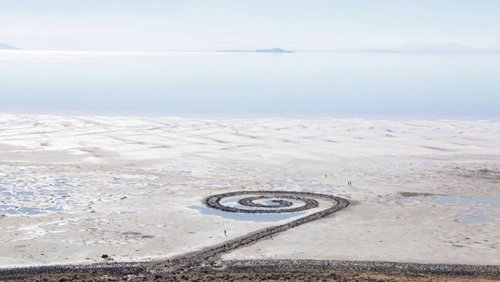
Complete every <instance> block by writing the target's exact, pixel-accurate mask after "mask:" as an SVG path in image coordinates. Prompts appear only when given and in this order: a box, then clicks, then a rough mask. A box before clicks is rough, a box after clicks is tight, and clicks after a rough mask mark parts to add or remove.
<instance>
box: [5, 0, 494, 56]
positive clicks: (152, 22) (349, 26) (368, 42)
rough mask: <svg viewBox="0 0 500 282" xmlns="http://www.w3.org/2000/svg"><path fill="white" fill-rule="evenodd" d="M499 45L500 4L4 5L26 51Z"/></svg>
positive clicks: (9, 27) (221, 0)
mask: <svg viewBox="0 0 500 282" xmlns="http://www.w3.org/2000/svg"><path fill="white" fill-rule="evenodd" d="M415 41H418V42H423V43H429V44H438V43H447V42H454V43H459V44H462V45H467V46H472V47H479V48H499V47H500V0H418V1H417V0H0V42H2V43H7V44H10V45H14V46H16V47H18V48H23V49H99V50H214V49H253V48H263V47H282V48H289V49H295V50H304V49H309V50H310V49H313V50H325V49H341V48H372V47H385V46H399V45H403V44H407V43H411V42H415Z"/></svg>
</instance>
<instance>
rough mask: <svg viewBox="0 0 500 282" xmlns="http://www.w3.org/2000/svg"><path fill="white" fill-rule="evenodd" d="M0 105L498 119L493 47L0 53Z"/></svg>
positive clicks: (497, 60) (84, 110) (498, 77)
mask: <svg viewBox="0 0 500 282" xmlns="http://www.w3.org/2000/svg"><path fill="white" fill-rule="evenodd" d="M0 111H1V112H4V113H5V112H16V113H57V114H60V113H62V114H131V115H177V116H193V115H194V116H213V115H216V116H293V117H311V116H312V117H373V116H375V117H410V118H413V117H417V118H435V117H440V118H488V119H498V118H500V54H437V53H434V54H432V53H422V54H418V53H413V54H401V53H399V54H398V53H289V54H266V53H140V52H129V53H126V52H116V53H113V52H70V51H0Z"/></svg>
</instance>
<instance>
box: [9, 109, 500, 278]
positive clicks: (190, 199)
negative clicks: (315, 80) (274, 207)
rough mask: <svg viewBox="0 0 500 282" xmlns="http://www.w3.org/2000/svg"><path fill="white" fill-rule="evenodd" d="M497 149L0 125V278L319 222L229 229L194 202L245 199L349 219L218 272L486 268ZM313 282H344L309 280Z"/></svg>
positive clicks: (328, 126) (169, 123) (330, 130)
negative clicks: (274, 195) (262, 265)
mask: <svg viewBox="0 0 500 282" xmlns="http://www.w3.org/2000/svg"><path fill="white" fill-rule="evenodd" d="M498 144H500V123H499V122H493V121H458V120H434V121H428V120H363V119H282V118H246V119H243V118H239V119H228V118H218V119H215V118H214V119H206V118H205V119H201V118H199V119H188V118H162V117H94V116H40V115H0V228H1V230H2V232H1V233H0V244H1V245H2V251H1V252H0V268H3V269H7V268H11V267H23V266H43V265H56V264H79V265H81V264H84V265H89V264H94V263H105V264H112V263H115V262H144V263H150V262H151V263H155V262H156V261H161V260H165V259H172V258H178V257H182V256H183V255H185V254H187V253H192V252H198V251H200V250H203V249H206V248H209V247H211V246H216V245H218V244H223V243H224V242H227V241H230V240H235V239H237V238H241V237H244V236H246V235H248V234H251V233H252V232H255V231H258V230H262V229H266V228H271V227H273V226H277V225H281V224H286V223H289V222H292V221H295V220H297V219H299V218H301V217H305V216H308V215H311V214H313V213H315V212H319V211H322V210H324V209H326V208H328V203H325V202H322V200H319V202H318V206H317V207H315V208H313V209H310V210H306V211H298V212H294V213H276V214H241V213H231V212H224V211H219V210H214V209H211V208H208V207H207V206H206V205H205V204H204V202H203V201H204V199H205V198H207V197H209V196H212V195H216V194H221V193H227V192H234V191H247V192H248V191H259V190H266V191H267V190H273V191H295V192H306V193H321V194H327V195H333V196H338V197H342V198H345V199H347V200H348V201H349V202H350V205H349V206H348V207H347V208H345V209H343V210H340V211H338V212H336V213H334V214H331V215H329V216H327V217H324V218H321V219H319V220H315V221H312V222H308V223H306V224H302V225H300V226H296V227H294V228H291V229H288V230H286V231H284V232H281V233H279V234H276V235H275V236H273V237H269V238H264V239H262V240H259V241H258V242H257V243H253V244H249V245H246V246H243V247H240V248H237V249H235V250H231V251H228V252H225V253H224V254H221V256H218V260H219V261H222V262H221V263H223V262H224V261H225V262H226V263H227V262H231V261H234V260H255V261H256V262H258V261H271V260H283V259H287V260H294V261H297V260H329V261H338V260H340V261H374V262H386V261H390V262H401V263H417V264H464V265H476V266H482V265H493V266H495V265H496V266H498V265H500V256H498V253H499V249H500V240H499V239H498V235H497V234H500V229H499V227H500V224H499V223H500V190H499V189H498V187H500V147H499V146H498ZM349 182H351V185H348V183H349ZM249 193H250V192H249ZM238 200H239V199H235V200H234V201H233V202H228V204H230V205H237V204H238ZM258 201H261V202H259V203H261V204H269V203H268V202H267V203H266V202H265V201H266V199H260V200H258ZM293 204H294V205H295V204H299V205H300V203H295V202H294V203H293ZM283 205H285V204H283ZM214 271H215V270H214ZM240 271H241V270H235V269H232V268H229V269H227V270H224V271H222V270H220V269H217V270H216V271H215V272H213V273H212V274H211V272H210V271H208V272H206V273H205V272H197V271H195V270H193V271H192V272H190V273H192V275H195V276H193V277H198V278H200V279H201V278H203V277H210V275H219V274H220V275H226V274H228V273H231V275H232V273H236V275H237V277H240V276H239V275H240V274H238V273H240ZM245 271H246V272H245ZM245 271H243V273H247V274H248V275H250V276H248V277H249V278H248V279H249V280H252V276H251V275H253V274H251V273H253V271H247V270H245ZM311 271H313V270H311ZM329 271H333V273H337V274H339V275H340V274H341V273H344V274H345V275H350V274H349V271H348V270H345V269H342V270H332V269H330V270H314V271H313V272H314V273H316V274H317V275H320V276H318V277H323V276H321V275H330V274H328V273H330V272H329ZM335 271H336V272H335ZM360 271H361V270H360ZM299 272H300V271H299ZM361 272H363V273H365V274H366V275H372V274H370V273H372V272H371V271H370V270H369V269H368V270H366V271H365V270H363V271H361ZM361 272H360V273H361ZM221 273H222V274H221ZM269 273H270V274H272V271H270V272H269ZM325 273H326V274H325ZM377 273H378V274H373V275H393V274H387V273H385V274H384V273H381V272H377ZM247 274H242V275H247ZM285 274H286V273H285ZM316 274H314V275H316ZM337 274H335V275H337ZM358 274H359V273H358ZM365 274H362V275H365ZM273 275H274V274H273ZM297 275H299V274H297ZM300 275H302V274H300ZM353 275H357V274H356V273H354V274H353ZM360 275H361V274H360ZM432 275H438V274H432ZM273 277H274V278H273V279H275V280H279V279H282V278H279V277H275V276H273ZM325 277H326V276H325ZM465 277H467V276H465ZM478 277H479V276H477V277H476V278H478ZM153 278H154V277H153ZM240 278H241V279H242V280H244V279H247V278H242V277H240ZM490 278H491V276H490ZM490 278H488V277H484V279H490ZM207 279H208V278H207ZM238 279H239V278H238ZM325 279H326V278H325ZM374 279H375V278H374ZM391 279H392V278H391ZM454 279H458V278H457V277H455V278H454ZM464 279H465V278H464Z"/></svg>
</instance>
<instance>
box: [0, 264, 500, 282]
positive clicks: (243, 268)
mask: <svg viewBox="0 0 500 282" xmlns="http://www.w3.org/2000/svg"><path fill="white" fill-rule="evenodd" d="M172 263H173V262H172V261H169V262H168V263H166V264H164V266H167V267H166V268H161V267H160V265H159V262H156V263H151V262H143V263H107V264H93V265H73V266H41V267H24V268H11V269H0V280H1V281H69V280H78V281H81V280H83V281H194V280H197V281H210V280H232V281H250V280H270V281H283V280H327V281H350V280H354V279H355V280H358V281H429V280H432V281H435V280H437V281H496V280H499V279H500V266H498V265H453V264H417V263H398V262H377V261H332V260H235V261H211V262H208V263H205V264H202V265H199V266H196V267H191V268H190V269H189V270H187V269H185V270H180V269H179V268H178V267H180V265H178V267H174V269H175V268H177V270H174V271H169V270H168V269H172V265H171V264H172ZM179 270H180V271H179Z"/></svg>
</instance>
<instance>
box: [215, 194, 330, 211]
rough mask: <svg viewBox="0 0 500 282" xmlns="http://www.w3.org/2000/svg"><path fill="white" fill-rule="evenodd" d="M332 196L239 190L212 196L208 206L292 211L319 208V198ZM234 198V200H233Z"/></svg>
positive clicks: (235, 209) (226, 208)
mask: <svg viewBox="0 0 500 282" xmlns="http://www.w3.org/2000/svg"><path fill="white" fill-rule="evenodd" d="M318 197H319V198H325V197H327V198H328V199H329V200H330V199H333V198H330V197H332V196H328V195H323V194H314V193H305V192H288V191H238V192H230V193H224V194H219V195H214V196H210V197H208V198H207V199H206V200H205V203H206V205H207V206H208V207H211V208H214V209H218V210H222V211H226V212H237V213H291V212H299V211H305V210H310V209H314V208H317V207H318V206H319V203H318V200H317V199H315V198H318ZM231 200H232V202H231Z"/></svg>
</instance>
